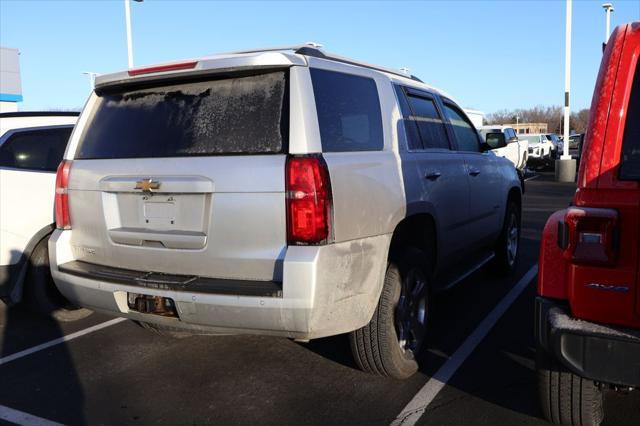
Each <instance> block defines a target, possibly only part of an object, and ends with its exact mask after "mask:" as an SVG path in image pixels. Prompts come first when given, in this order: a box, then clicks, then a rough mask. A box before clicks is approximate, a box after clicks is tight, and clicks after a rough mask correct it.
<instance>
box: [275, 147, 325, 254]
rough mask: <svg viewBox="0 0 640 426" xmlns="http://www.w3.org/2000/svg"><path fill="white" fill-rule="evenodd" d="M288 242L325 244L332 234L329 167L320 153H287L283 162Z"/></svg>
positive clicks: (293, 243) (294, 243)
mask: <svg viewBox="0 0 640 426" xmlns="http://www.w3.org/2000/svg"><path fill="white" fill-rule="evenodd" d="M286 191H287V195H286V198H287V242H288V243H289V244H290V245H306V244H324V243H327V242H329V240H330V238H331V210H332V195H331V182H330V179H329V170H328V169H327V164H326V163H325V162H324V159H323V158H322V157H321V156H319V155H313V156H303V157H289V158H287V166H286Z"/></svg>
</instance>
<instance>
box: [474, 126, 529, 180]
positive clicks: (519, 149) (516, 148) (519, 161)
mask: <svg viewBox="0 0 640 426" xmlns="http://www.w3.org/2000/svg"><path fill="white" fill-rule="evenodd" d="M497 132H502V133H504V135H505V138H506V140H507V146H505V147H502V148H497V149H494V150H493V152H494V153H495V154H496V155H498V156H500V157H504V158H506V159H507V160H509V161H511V162H512V163H513V165H514V166H515V167H516V169H518V170H519V171H521V172H522V171H524V168H525V167H526V165H527V158H528V156H529V153H528V143H527V141H525V140H522V139H521V138H519V137H518V135H517V134H516V131H515V130H514V129H513V127H509V126H496V125H488V126H482V127H480V134H481V135H482V136H483V137H484V138H486V135H487V134H488V133H497Z"/></svg>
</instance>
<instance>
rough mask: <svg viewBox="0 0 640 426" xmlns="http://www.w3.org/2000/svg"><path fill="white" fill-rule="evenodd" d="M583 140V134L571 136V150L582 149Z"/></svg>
mask: <svg viewBox="0 0 640 426" xmlns="http://www.w3.org/2000/svg"><path fill="white" fill-rule="evenodd" d="M583 138H584V135H583V134H577V135H571V136H569V149H580V146H581V145H582V140H583Z"/></svg>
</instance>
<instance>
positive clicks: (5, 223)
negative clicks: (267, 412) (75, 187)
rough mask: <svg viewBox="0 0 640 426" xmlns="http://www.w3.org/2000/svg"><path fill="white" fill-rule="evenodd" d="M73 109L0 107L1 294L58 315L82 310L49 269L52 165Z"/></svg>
mask: <svg viewBox="0 0 640 426" xmlns="http://www.w3.org/2000/svg"><path fill="white" fill-rule="evenodd" d="M77 119H78V113H76V112H68V113H67V112H15V113H0V298H2V300H3V301H4V302H5V303H8V304H14V303H18V302H20V301H22V300H23V299H24V302H25V304H27V305H28V306H29V307H30V308H33V309H34V310H36V311H38V312H42V313H47V314H53V315H54V316H55V317H56V318H58V319H74V318H77V317H78V316H79V315H86V312H85V311H84V310H75V309H72V308H71V307H69V306H67V304H66V302H64V300H63V298H62V296H61V295H60V294H59V293H58V292H57V290H56V287H55V285H54V284H53V281H52V280H51V274H50V273H49V263H48V260H49V255H48V249H47V240H48V238H49V235H51V233H52V232H53V229H54V213H53V207H54V202H53V199H54V191H55V179H56V175H55V173H56V169H57V167H58V164H59V163H60V161H61V160H62V156H63V154H64V150H65V148H66V146H67V141H68V140H69V135H70V134H71V131H72V130H73V126H74V124H75V122H76V120H77Z"/></svg>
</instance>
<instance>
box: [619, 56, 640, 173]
mask: <svg viewBox="0 0 640 426" xmlns="http://www.w3.org/2000/svg"><path fill="white" fill-rule="evenodd" d="M636 67H637V65H636ZM620 178H621V179H631V180H640V68H638V69H636V74H635V77H634V79H633V86H632V87H631V96H630V97H629V106H628V108H627V121H626V124H625V126H624V140H623V143H622V160H621V161H620Z"/></svg>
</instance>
